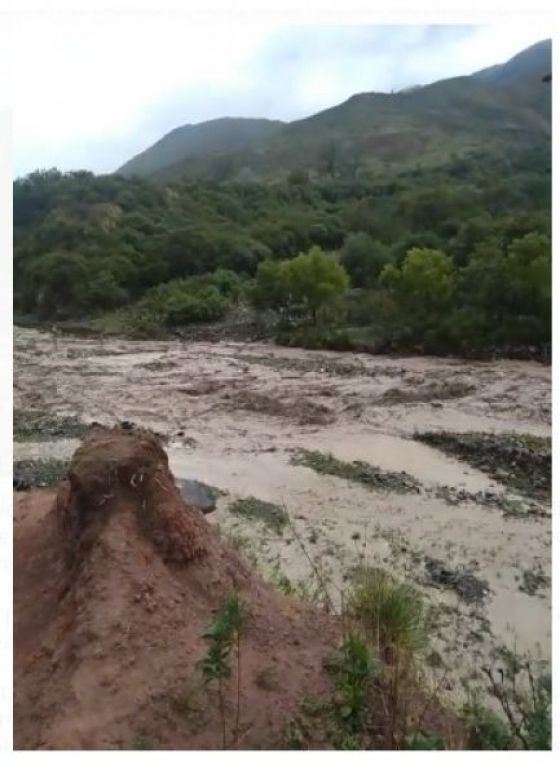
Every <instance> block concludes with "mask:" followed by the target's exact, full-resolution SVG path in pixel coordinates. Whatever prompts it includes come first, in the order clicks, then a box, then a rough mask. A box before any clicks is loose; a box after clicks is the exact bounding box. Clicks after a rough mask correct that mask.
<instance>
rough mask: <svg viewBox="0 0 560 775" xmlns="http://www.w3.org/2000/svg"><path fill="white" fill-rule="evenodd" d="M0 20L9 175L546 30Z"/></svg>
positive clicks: (135, 145)
mask: <svg viewBox="0 0 560 775" xmlns="http://www.w3.org/2000/svg"><path fill="white" fill-rule="evenodd" d="M3 21H4V20H3V19H2V15H1V14H0V24H2V22H3ZM6 21H7V22H9V28H10V34H9V36H8V40H7V42H2V45H1V48H0V102H1V103H4V104H7V105H10V104H11V105H12V106H13V108H14V119H13V141H14V174H15V175H22V174H25V173H27V172H29V171H31V170H33V169H36V168H47V167H52V166H57V167H59V168H60V169H64V170H67V169H91V170H93V171H94V172H111V171H113V170H114V169H115V168H116V167H118V166H119V165H120V164H122V163H123V162H124V161H126V160H127V159H128V158H130V157H131V156H133V155H134V154H136V153H138V152H139V151H141V150H143V149H144V148H146V147H147V146H148V145H151V144H152V143H153V142H155V141H156V140H157V139H159V138H160V137H161V136H162V135H163V134H165V133H166V132H168V131H170V130H171V129H173V128H174V127H176V126H180V125H182V124H187V123H196V122H199V121H204V120H207V119H211V118H217V117H219V116H250V117H265V118H276V119H283V120H287V121H289V120H291V119H296V118H302V117H304V116H307V115H310V114H312V113H314V112H317V111H319V110H322V109H323V108H326V107H329V106H331V105H334V104H337V103H339V102H342V101H344V100H345V99H347V98H348V97H349V96H350V95H352V94H355V93H357V92H364V91H390V90H392V89H395V90H396V89H401V88H404V87H406V86H411V85H414V84H424V83H429V82H431V81H435V80H438V79H440V78H446V77H451V76H455V75H464V74H468V73H471V72H473V71H475V70H477V69H480V68H482V67H486V66H487V65H491V64H496V63H498V62H502V61H504V60H506V59H508V58H509V57H511V56H512V55H514V54H515V53H517V52H518V51H520V50H521V49H523V48H525V47H526V46H528V45H530V44H531V43H534V42H536V41H537V40H540V39H542V38H544V37H548V35H547V32H546V30H543V29H542V28H537V27H535V26H532V25H526V24H525V25H517V26H515V27H511V26H510V27H508V26H501V27H490V26H477V27H475V26H385V27H383V26H317V25H315V26H309V25H306V26H292V27H281V26H278V25H276V26H272V25H271V24H267V23H266V22H262V23H259V24H258V25H250V24H244V25H240V24H235V23H233V22H232V23H229V24H223V23H222V24H221V25H220V24H216V23H212V25H211V26H210V25H208V24H206V25H200V24H199V25H193V23H192V21H189V19H188V18H187V17H185V16H184V15H180V14H169V13H166V14H164V13H159V14H158V13H136V14H132V13H122V14H115V13H96V14H94V13H75V12H74V13H59V14H17V13H16V14H12V15H10V17H9V19H7V20H6Z"/></svg>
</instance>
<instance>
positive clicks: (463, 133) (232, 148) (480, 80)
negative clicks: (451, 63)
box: [119, 40, 551, 181]
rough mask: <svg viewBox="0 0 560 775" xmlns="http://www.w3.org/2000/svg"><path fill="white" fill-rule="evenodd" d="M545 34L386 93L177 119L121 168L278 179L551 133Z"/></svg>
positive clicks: (436, 158)
mask: <svg viewBox="0 0 560 775" xmlns="http://www.w3.org/2000/svg"><path fill="white" fill-rule="evenodd" d="M550 70H551V42H550V41H548V40H547V41H542V42H541V43H537V44H535V45H534V46H531V47H530V48H528V49H526V50H525V51H522V52H521V53H520V54H517V55H516V56H515V57H513V58H512V59H510V60H509V61H508V62H506V63H504V64H502V65H495V66H493V67H490V68H486V69H485V70H481V71H479V72H477V73H474V74H473V75H470V76H464V77H459V78H451V79H446V80H443V81H438V82H436V83H433V84H430V85H428V86H423V87H417V88H413V89H408V90H404V91H401V92H397V93H392V94H384V93H373V92H372V93H364V94H356V95H354V96H353V97H350V98H349V99H348V100H347V101H346V102H344V103H342V104H341V105H337V106H335V107H332V108H329V109H328V110H324V111H321V112H320V113H318V114H316V115H313V116H310V117H309V118H306V119H302V120H299V121H293V122H290V123H286V124H283V123H282V122H273V121H270V122H269V121H265V120H257V119H217V120H215V121H210V122H205V123H203V124H197V125H193V126H186V127H181V128H179V129H176V130H174V131H173V132H171V133H170V134H168V135H166V136H165V137H164V138H162V140H160V141H159V142H158V143H156V144H155V145H153V146H151V148H148V149H147V150H146V151H144V152H143V153H142V154H139V155H138V156H136V157H135V158H134V159H131V160H130V161H129V162H127V163H126V164H125V165H123V166H122V167H121V168H120V169H119V172H120V173H123V174H127V175H133V174H136V175H141V176H144V177H152V178H153V179H157V180H163V181H170V180H176V179H178V178H180V177H182V176H185V175H187V176H189V177H204V178H207V179H214V180H230V179H240V180H281V179H282V178H283V177H285V175H286V174H287V173H288V172H290V171H296V170H297V171H303V172H305V173H306V174H310V175H312V176H315V177H318V176H321V175H331V176H339V177H348V176H351V177H354V178H359V177H364V176H365V177H367V176H368V175H371V174H378V173H379V172H380V171H385V170H398V171H400V170H403V169H409V168H411V167H418V166H437V165H439V164H441V163H442V162H445V161H447V160H449V159H450V158H451V157H452V156H454V155H457V154H464V153H469V152H471V151H473V150H484V151H488V150H489V148H500V147H503V146H504V144H507V145H508V146H511V147H512V148H513V149H519V148H524V147H531V146H532V145H533V144H535V143H542V142H546V141H547V140H548V138H549V137H550V87H549V86H548V85H547V84H546V83H543V82H542V77H543V76H544V75H546V74H547V73H549V72H550Z"/></svg>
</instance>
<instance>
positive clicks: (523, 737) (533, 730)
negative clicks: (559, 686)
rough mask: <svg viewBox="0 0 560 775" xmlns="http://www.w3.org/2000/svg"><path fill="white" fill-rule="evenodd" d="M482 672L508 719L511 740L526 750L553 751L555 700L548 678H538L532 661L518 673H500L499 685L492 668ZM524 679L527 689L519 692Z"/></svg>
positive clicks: (517, 671)
mask: <svg viewBox="0 0 560 775" xmlns="http://www.w3.org/2000/svg"><path fill="white" fill-rule="evenodd" d="M516 667H518V665H516ZM483 672H484V674H485V675H486V677H487V678H488V681H489V684H490V691H491V693H492V694H493V696H494V697H495V698H496V699H497V700H498V702H499V703H500V706H501V708H502V710H503V712H504V715H505V717H506V719H507V722H508V726H509V731H510V735H511V739H512V740H515V742H516V744H517V745H518V746H519V745H520V746H521V748H523V749H525V750H533V751H543V750H550V748H551V734H552V716H551V714H552V697H551V685H550V681H549V680H548V676H547V675H543V674H540V675H537V676H535V673H534V668H533V667H532V666H531V664H530V662H529V661H526V662H525V663H523V664H522V665H521V667H520V669H517V670H516V671H511V672H510V671H509V670H506V672H505V673H504V671H503V670H502V671H500V680H499V681H498V680H496V677H495V675H494V673H493V671H492V670H490V669H489V668H483ZM522 679H525V683H527V684H528V687H527V688H520V684H521V683H522Z"/></svg>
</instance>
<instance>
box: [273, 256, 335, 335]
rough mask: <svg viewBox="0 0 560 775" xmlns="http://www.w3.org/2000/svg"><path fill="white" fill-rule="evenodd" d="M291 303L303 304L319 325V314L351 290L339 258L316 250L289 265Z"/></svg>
mask: <svg viewBox="0 0 560 775" xmlns="http://www.w3.org/2000/svg"><path fill="white" fill-rule="evenodd" d="M286 272H287V285H288V289H289V294H290V299H291V301H292V302H295V303H296V304H298V303H299V304H302V305H303V306H304V308H306V309H307V310H308V311H309V312H310V313H311V317H312V319H313V322H314V323H316V322H317V313H318V312H319V310H321V309H322V308H323V307H325V306H326V305H327V304H332V303H333V302H334V301H336V299H337V298H339V297H340V296H341V295H342V294H343V293H344V291H345V290H346V289H347V288H348V285H349V278H348V275H347V273H346V271H345V269H344V267H343V266H342V265H341V263H340V262H339V260H338V258H337V257H336V256H335V255H332V254H329V253H324V252H323V251H322V250H321V248H319V247H317V246H314V247H312V248H311V250H309V251H308V252H307V253H300V254H299V256H296V257H295V258H293V259H291V260H290V261H288V262H287V269H286Z"/></svg>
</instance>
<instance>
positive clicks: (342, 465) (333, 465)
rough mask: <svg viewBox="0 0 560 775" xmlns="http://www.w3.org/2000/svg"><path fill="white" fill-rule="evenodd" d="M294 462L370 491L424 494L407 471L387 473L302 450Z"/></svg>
mask: <svg viewBox="0 0 560 775" xmlns="http://www.w3.org/2000/svg"><path fill="white" fill-rule="evenodd" d="M290 462H291V463H292V465H295V466H306V467H307V468H311V469H313V471H315V472H316V473H318V474H328V475H329V476H338V477H340V478H341V479H348V480H349V481H351V482H357V483H358V484H361V485H363V486H364V487H367V488H369V489H370V490H388V491H392V492H398V493H412V492H420V491H421V485H420V482H419V481H418V480H417V479H415V478H414V477H413V476H410V474H407V473H405V472H404V471H401V472H396V471H383V470H382V469H381V468H378V467H377V466H372V465H370V464H369V463H365V462H364V461H362V460H354V461H353V462H352V463H348V462H346V461H343V460H338V459H337V458H335V457H334V456H333V455H330V454H325V453H324V452H319V451H318V450H308V449H302V448H298V449H296V450H294V452H293V453H292V456H291V458H290Z"/></svg>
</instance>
